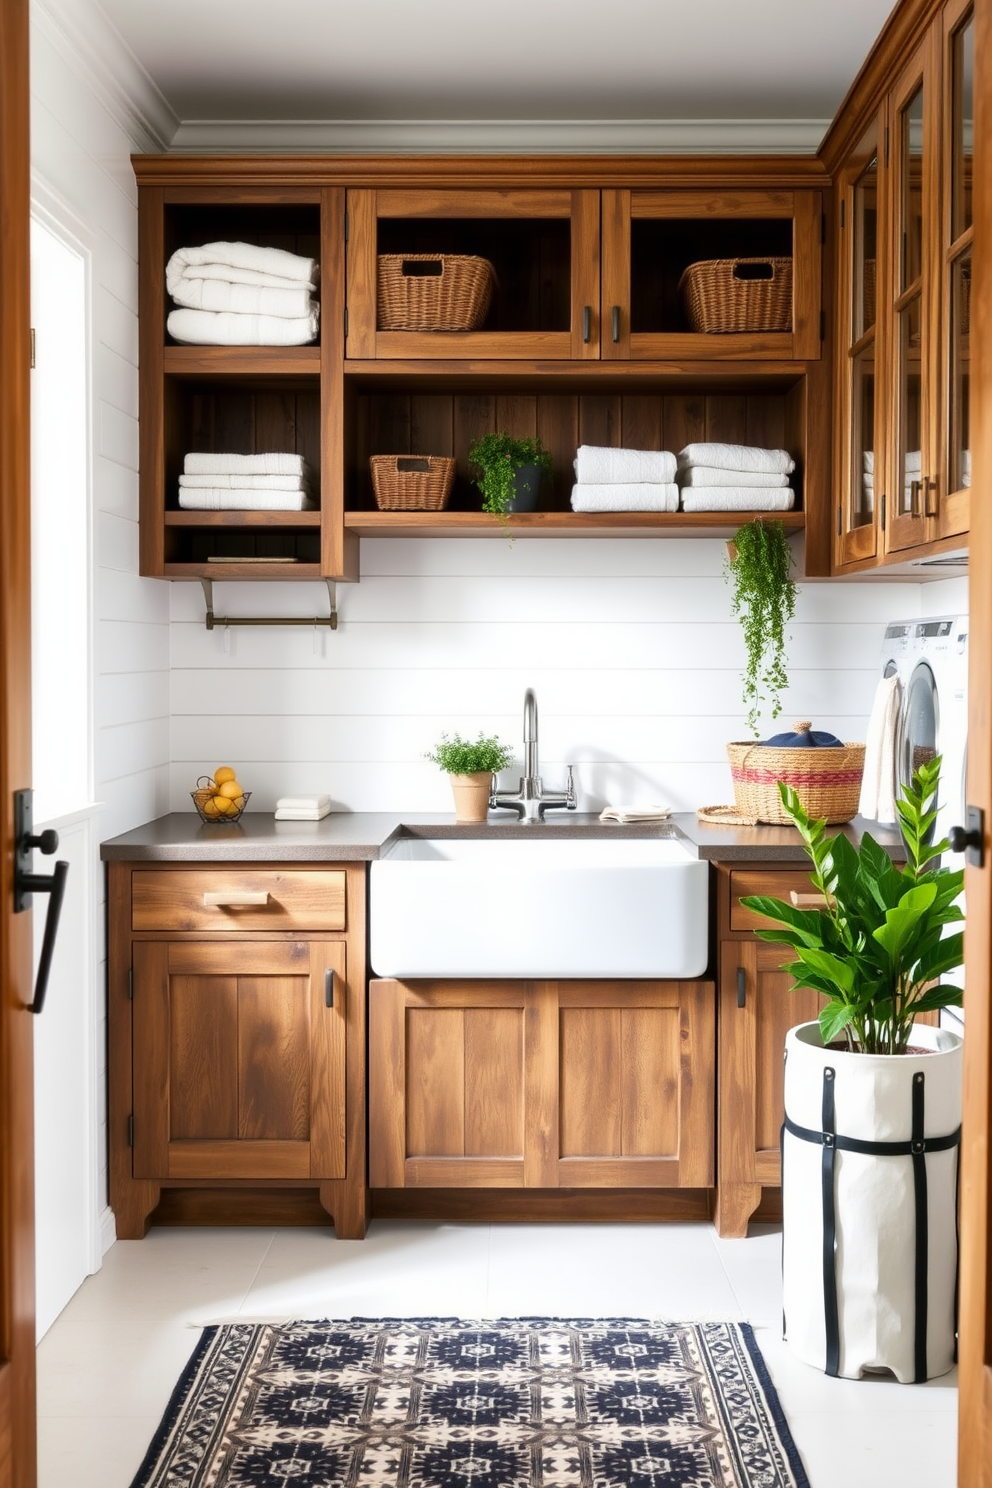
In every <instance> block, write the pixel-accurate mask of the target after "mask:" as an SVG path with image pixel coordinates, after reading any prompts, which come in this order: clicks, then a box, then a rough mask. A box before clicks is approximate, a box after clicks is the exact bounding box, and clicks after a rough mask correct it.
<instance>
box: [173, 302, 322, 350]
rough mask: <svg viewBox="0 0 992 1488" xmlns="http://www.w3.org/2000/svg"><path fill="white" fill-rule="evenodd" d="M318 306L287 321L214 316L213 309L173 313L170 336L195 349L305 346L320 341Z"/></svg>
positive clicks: (272, 317)
mask: <svg viewBox="0 0 992 1488" xmlns="http://www.w3.org/2000/svg"><path fill="white" fill-rule="evenodd" d="M318 310H319V307H318V306H317V304H316V303H315V304H314V307H313V309H312V310H311V311H310V313H309V315H305V316H303V317H294V318H293V319H292V320H286V319H284V318H283V317H281V316H278V315H236V314H235V313H234V312H233V311H226V312H222V313H220V314H215V313H214V312H213V311H212V310H173V311H171V313H170V315H169V318H168V320H167V321H166V323H165V324H166V329H167V330H168V332H169V335H170V336H172V337H173V338H174V339H175V340H176V341H185V342H187V343H188V344H189V345H192V346H305V345H306V344H307V342H308V341H315V340H316V338H317V327H318V323H319V318H320V317H319V314H318Z"/></svg>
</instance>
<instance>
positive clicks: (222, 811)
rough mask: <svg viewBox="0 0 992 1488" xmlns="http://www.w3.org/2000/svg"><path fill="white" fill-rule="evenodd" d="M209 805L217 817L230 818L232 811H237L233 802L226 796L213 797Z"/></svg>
mask: <svg viewBox="0 0 992 1488" xmlns="http://www.w3.org/2000/svg"><path fill="white" fill-rule="evenodd" d="M211 805H212V806H213V808H214V812H215V813H216V815H217V816H230V815H231V813H232V811H237V809H238V808H237V807H236V806H235V804H234V802H233V801H232V800H230V799H229V798H228V797H227V796H214V798H213V801H212V802H211Z"/></svg>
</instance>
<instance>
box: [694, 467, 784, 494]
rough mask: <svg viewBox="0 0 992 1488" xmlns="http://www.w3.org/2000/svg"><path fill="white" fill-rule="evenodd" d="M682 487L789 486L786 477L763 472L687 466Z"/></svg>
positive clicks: (770, 487) (778, 488)
mask: <svg viewBox="0 0 992 1488" xmlns="http://www.w3.org/2000/svg"><path fill="white" fill-rule="evenodd" d="M682 484H683V485H684V486H761V487H764V489H765V490H781V489H782V488H783V487H785V486H787V485H788V484H789V477H788V476H787V475H771V474H769V473H768V472H767V471H764V470H721V469H720V467H719V466H718V465H689V466H687V468H686V469H685V471H684V472H683V475H682Z"/></svg>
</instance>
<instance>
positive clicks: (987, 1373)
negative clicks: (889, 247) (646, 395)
mask: <svg viewBox="0 0 992 1488" xmlns="http://www.w3.org/2000/svg"><path fill="white" fill-rule="evenodd" d="M974 98H975V129H974V140H975V156H974V159H975V175H974V221H975V256H974V269H973V281H972V311H971V315H972V319H971V341H972V344H971V357H972V363H971V375H972V383H971V406H972V414H973V417H972V421H971V425H972V478H973V486H974V490H975V491H976V492H981V493H982V494H983V497H984V499H976V500H975V501H974V502H973V503H972V512H971V519H972V520H971V544H970V547H971V567H972V573H973V574H974V575H975V576H976V577H978V578H979V579H980V582H977V583H976V582H974V581H973V582H972V584H971V619H970V629H971V650H970V667H969V707H968V800H969V801H970V802H973V803H974V804H975V805H976V806H980V807H981V808H982V809H983V811H984V812H985V828H984V833H983V836H984V839H985V841H984V846H985V855H986V861H985V866H984V867H983V868H976V867H970V868H968V869H967V870H966V874H965V890H966V893H967V898H968V924H967V935H966V937H965V1016H966V1020H967V1022H966V1029H967V1032H966V1036H965V1041H964V1131H963V1146H962V1169H961V1325H960V1327H961V1336H960V1365H961V1367H960V1401H959V1412H960V1414H959V1432H958V1483H959V1485H960V1488H992V1253H990V1245H992V1224H990V1215H989V1205H990V1199H992V1182H990V1179H992V1173H990V1166H992V1164H990V1152H989V1115H990V1110H989V1107H990V1097H992V1079H990V1064H992V1017H990V1007H989V1003H990V998H989V973H990V966H992V861H990V854H992V840H990V835H992V834H990V827H992V584H990V583H989V582H988V577H989V574H990V572H992V503H990V501H989V499H988V493H989V488H990V485H992V419H990V418H981V417H974V415H975V414H976V413H978V412H979V411H980V410H983V409H984V410H988V408H989V407H990V405H992V0H976V4H975V86H974Z"/></svg>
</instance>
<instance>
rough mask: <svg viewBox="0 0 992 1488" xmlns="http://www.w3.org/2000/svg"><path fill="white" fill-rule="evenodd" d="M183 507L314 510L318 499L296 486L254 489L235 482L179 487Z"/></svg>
mask: <svg viewBox="0 0 992 1488" xmlns="http://www.w3.org/2000/svg"><path fill="white" fill-rule="evenodd" d="M179 505H180V506H181V507H182V509H183V510H184V511H316V509H317V503H316V501H315V500H314V499H313V497H312V496H311V495H309V493H308V492H306V491H304V490H301V489H300V488H299V487H297V489H296V490H295V491H253V490H246V489H242V488H239V487H237V486H213V487H211V486H197V487H196V488H195V489H193V490H190V489H189V488H188V487H186V486H180V488H179Z"/></svg>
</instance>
